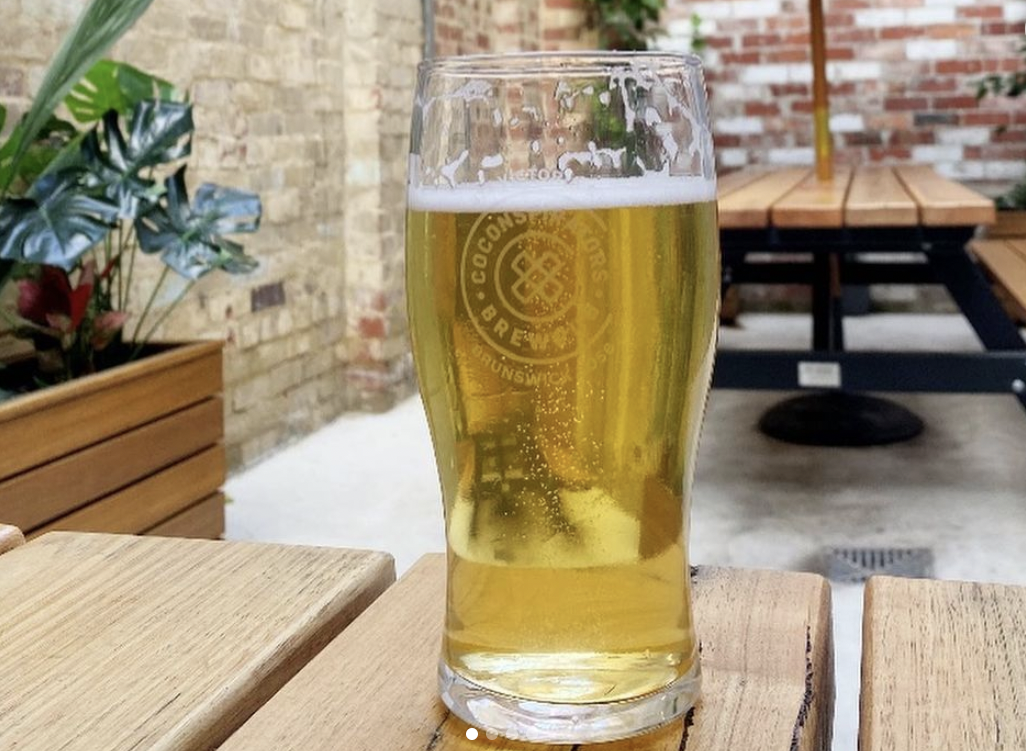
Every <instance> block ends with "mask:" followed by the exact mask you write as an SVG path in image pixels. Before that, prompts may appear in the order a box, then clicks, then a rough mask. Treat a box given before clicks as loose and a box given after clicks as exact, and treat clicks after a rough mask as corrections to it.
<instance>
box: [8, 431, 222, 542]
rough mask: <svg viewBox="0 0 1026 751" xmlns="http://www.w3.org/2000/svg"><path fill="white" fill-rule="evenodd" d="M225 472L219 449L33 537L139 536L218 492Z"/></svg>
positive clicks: (41, 529) (64, 518)
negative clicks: (67, 533) (82, 534)
mask: <svg viewBox="0 0 1026 751" xmlns="http://www.w3.org/2000/svg"><path fill="white" fill-rule="evenodd" d="M225 472H226V465H225V455H224V446H223V445H221V444H218V445H216V446H211V447H210V448H208V449H205V450H204V451H202V452H200V453H198V454H196V455H195V456H192V457H189V458H188V459H185V460H183V461H181V462H178V463H177V464H174V465H172V466H170V467H168V468H167V469H165V470H163V471H162V472H158V473H156V474H154V475H151V476H149V477H147V478H146V479H145V480H141V481H140V482H137V483H135V484H134V485H130V486H129V487H127V488H125V489H124V490H120V491H118V492H117V493H113V494H111V495H109V496H106V497H105V498H102V499H100V500H98V501H95V502H93V503H90V504H89V505H88V506H85V507H83V508H81V509H79V510H78V511H74V512H72V513H70V514H67V515H66V516H62V517H61V518H59V519H57V520H56V521H53V522H50V523H49V524H46V525H45V526H43V527H39V528H38V529H35V530H33V531H32V532H30V533H29V535H28V536H29V537H30V538H34V537H38V536H39V535H42V534H45V533H47V532H53V531H56V530H65V531H76V532H100V531H102V532H112V533H115V534H138V533H140V532H144V531H145V530H147V529H150V528H152V527H154V526H156V525H157V524H160V523H161V522H163V521H165V520H167V519H169V518H171V517H172V516H174V515H175V514H178V513H180V512H182V511H184V510H185V509H187V508H189V507H190V506H192V505H193V504H195V503H197V502H198V501H201V500H203V499H204V498H207V497H209V496H210V495H212V494H213V493H215V492H217V490H218V488H220V487H221V485H222V484H224V479H225Z"/></svg>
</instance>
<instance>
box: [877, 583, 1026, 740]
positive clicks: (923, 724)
mask: <svg viewBox="0 0 1026 751" xmlns="http://www.w3.org/2000/svg"><path fill="white" fill-rule="evenodd" d="M862 644H863V658H862V699H861V723H860V728H859V734H860V738H859V748H860V749H861V751H984V750H986V751H1013V749H1014V751H1022V749H1024V748H1026V588H1023V587H1009V586H1000V585H994V584H974V583H967V582H941V581H926V580H920V579H895V578H890V577H874V578H872V579H870V581H869V584H868V585H867V587H866V594H865V609H864V615H863V641H862Z"/></svg>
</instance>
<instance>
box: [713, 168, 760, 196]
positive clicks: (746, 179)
mask: <svg viewBox="0 0 1026 751" xmlns="http://www.w3.org/2000/svg"><path fill="white" fill-rule="evenodd" d="M766 174H767V173H766V171H765V170H762V169H754V168H753V169H745V170H739V171H737V172H731V173H729V174H727V175H721V176H719V177H717V178H716V197H717V198H718V199H720V200H723V198H725V197H726V196H728V195H730V194H731V193H734V192H736V191H738V190H740V189H741V188H743V187H745V186H746V185H748V184H750V183H754V182H755V181H756V180H759V179H761V178H763V177H765V176H766Z"/></svg>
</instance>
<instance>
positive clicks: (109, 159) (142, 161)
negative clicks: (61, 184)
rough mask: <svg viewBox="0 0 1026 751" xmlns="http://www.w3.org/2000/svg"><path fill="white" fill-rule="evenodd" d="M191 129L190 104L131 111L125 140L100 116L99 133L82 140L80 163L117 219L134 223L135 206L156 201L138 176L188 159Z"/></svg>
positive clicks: (113, 118) (114, 118)
mask: <svg viewBox="0 0 1026 751" xmlns="http://www.w3.org/2000/svg"><path fill="white" fill-rule="evenodd" d="M193 127H194V126H193V122H192V105H191V104H186V103H183V102H161V101H153V100H148V101H144V102H139V103H138V104H137V105H135V107H134V108H133V110H132V117H131V120H130V121H129V126H128V135H127V136H126V135H125V134H124V133H122V131H121V121H120V118H119V117H118V113H117V112H116V111H114V110H110V111H108V112H107V113H106V114H105V115H104V116H103V127H102V128H98V129H94V130H92V131H90V132H89V134H87V135H86V137H85V140H84V141H83V143H82V149H83V153H84V154H85V158H86V162H87V163H88V165H89V169H90V171H91V172H92V173H93V175H94V176H95V178H96V180H97V181H98V183H99V184H100V185H102V186H103V189H104V192H105V193H106V195H107V197H108V198H110V199H111V200H112V201H114V202H115V203H116V204H117V205H118V214H119V216H121V217H122V218H125V219H134V218H135V217H136V216H138V214H139V210H140V206H141V204H143V203H149V202H150V201H151V200H153V199H155V198H156V196H157V195H158V194H159V193H160V191H159V190H157V191H156V192H154V190H153V189H154V188H155V187H156V183H154V181H153V180H151V179H149V178H147V177H144V176H143V175H142V170H144V169H146V168H148V167H156V166H158V165H161V164H166V163H168V162H174V161H176V160H178V159H182V158H184V157H186V156H188V155H189V152H190V150H191V138H190V137H191V135H192V130H193ZM101 134H102V140H101Z"/></svg>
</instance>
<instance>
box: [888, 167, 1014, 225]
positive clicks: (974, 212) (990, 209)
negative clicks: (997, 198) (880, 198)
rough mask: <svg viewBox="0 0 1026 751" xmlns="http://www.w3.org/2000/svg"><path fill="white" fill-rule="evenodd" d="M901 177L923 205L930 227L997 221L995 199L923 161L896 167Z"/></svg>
mask: <svg viewBox="0 0 1026 751" xmlns="http://www.w3.org/2000/svg"><path fill="white" fill-rule="evenodd" d="M894 172H895V174H896V175H897V176H898V179H900V180H901V182H902V183H903V184H904V186H905V188H906V190H908V192H909V195H911V196H912V198H914V199H915V201H916V203H917V204H918V205H919V220H920V222H921V223H922V224H923V225H925V226H927V227H952V226H963V225H970V226H971V225H974V224H993V222H994V219H995V209H994V202H993V201H992V200H991V199H989V198H987V197H986V196H983V195H980V194H979V193H977V192H976V191H974V190H970V189H969V188H967V187H965V186H964V185H961V184H959V183H956V182H954V181H952V180H948V179H946V178H943V177H941V176H940V175H938V174H937V172H936V171H935V170H934V169H933V167H926V166H920V165H906V166H900V167H895V168H894Z"/></svg>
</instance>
